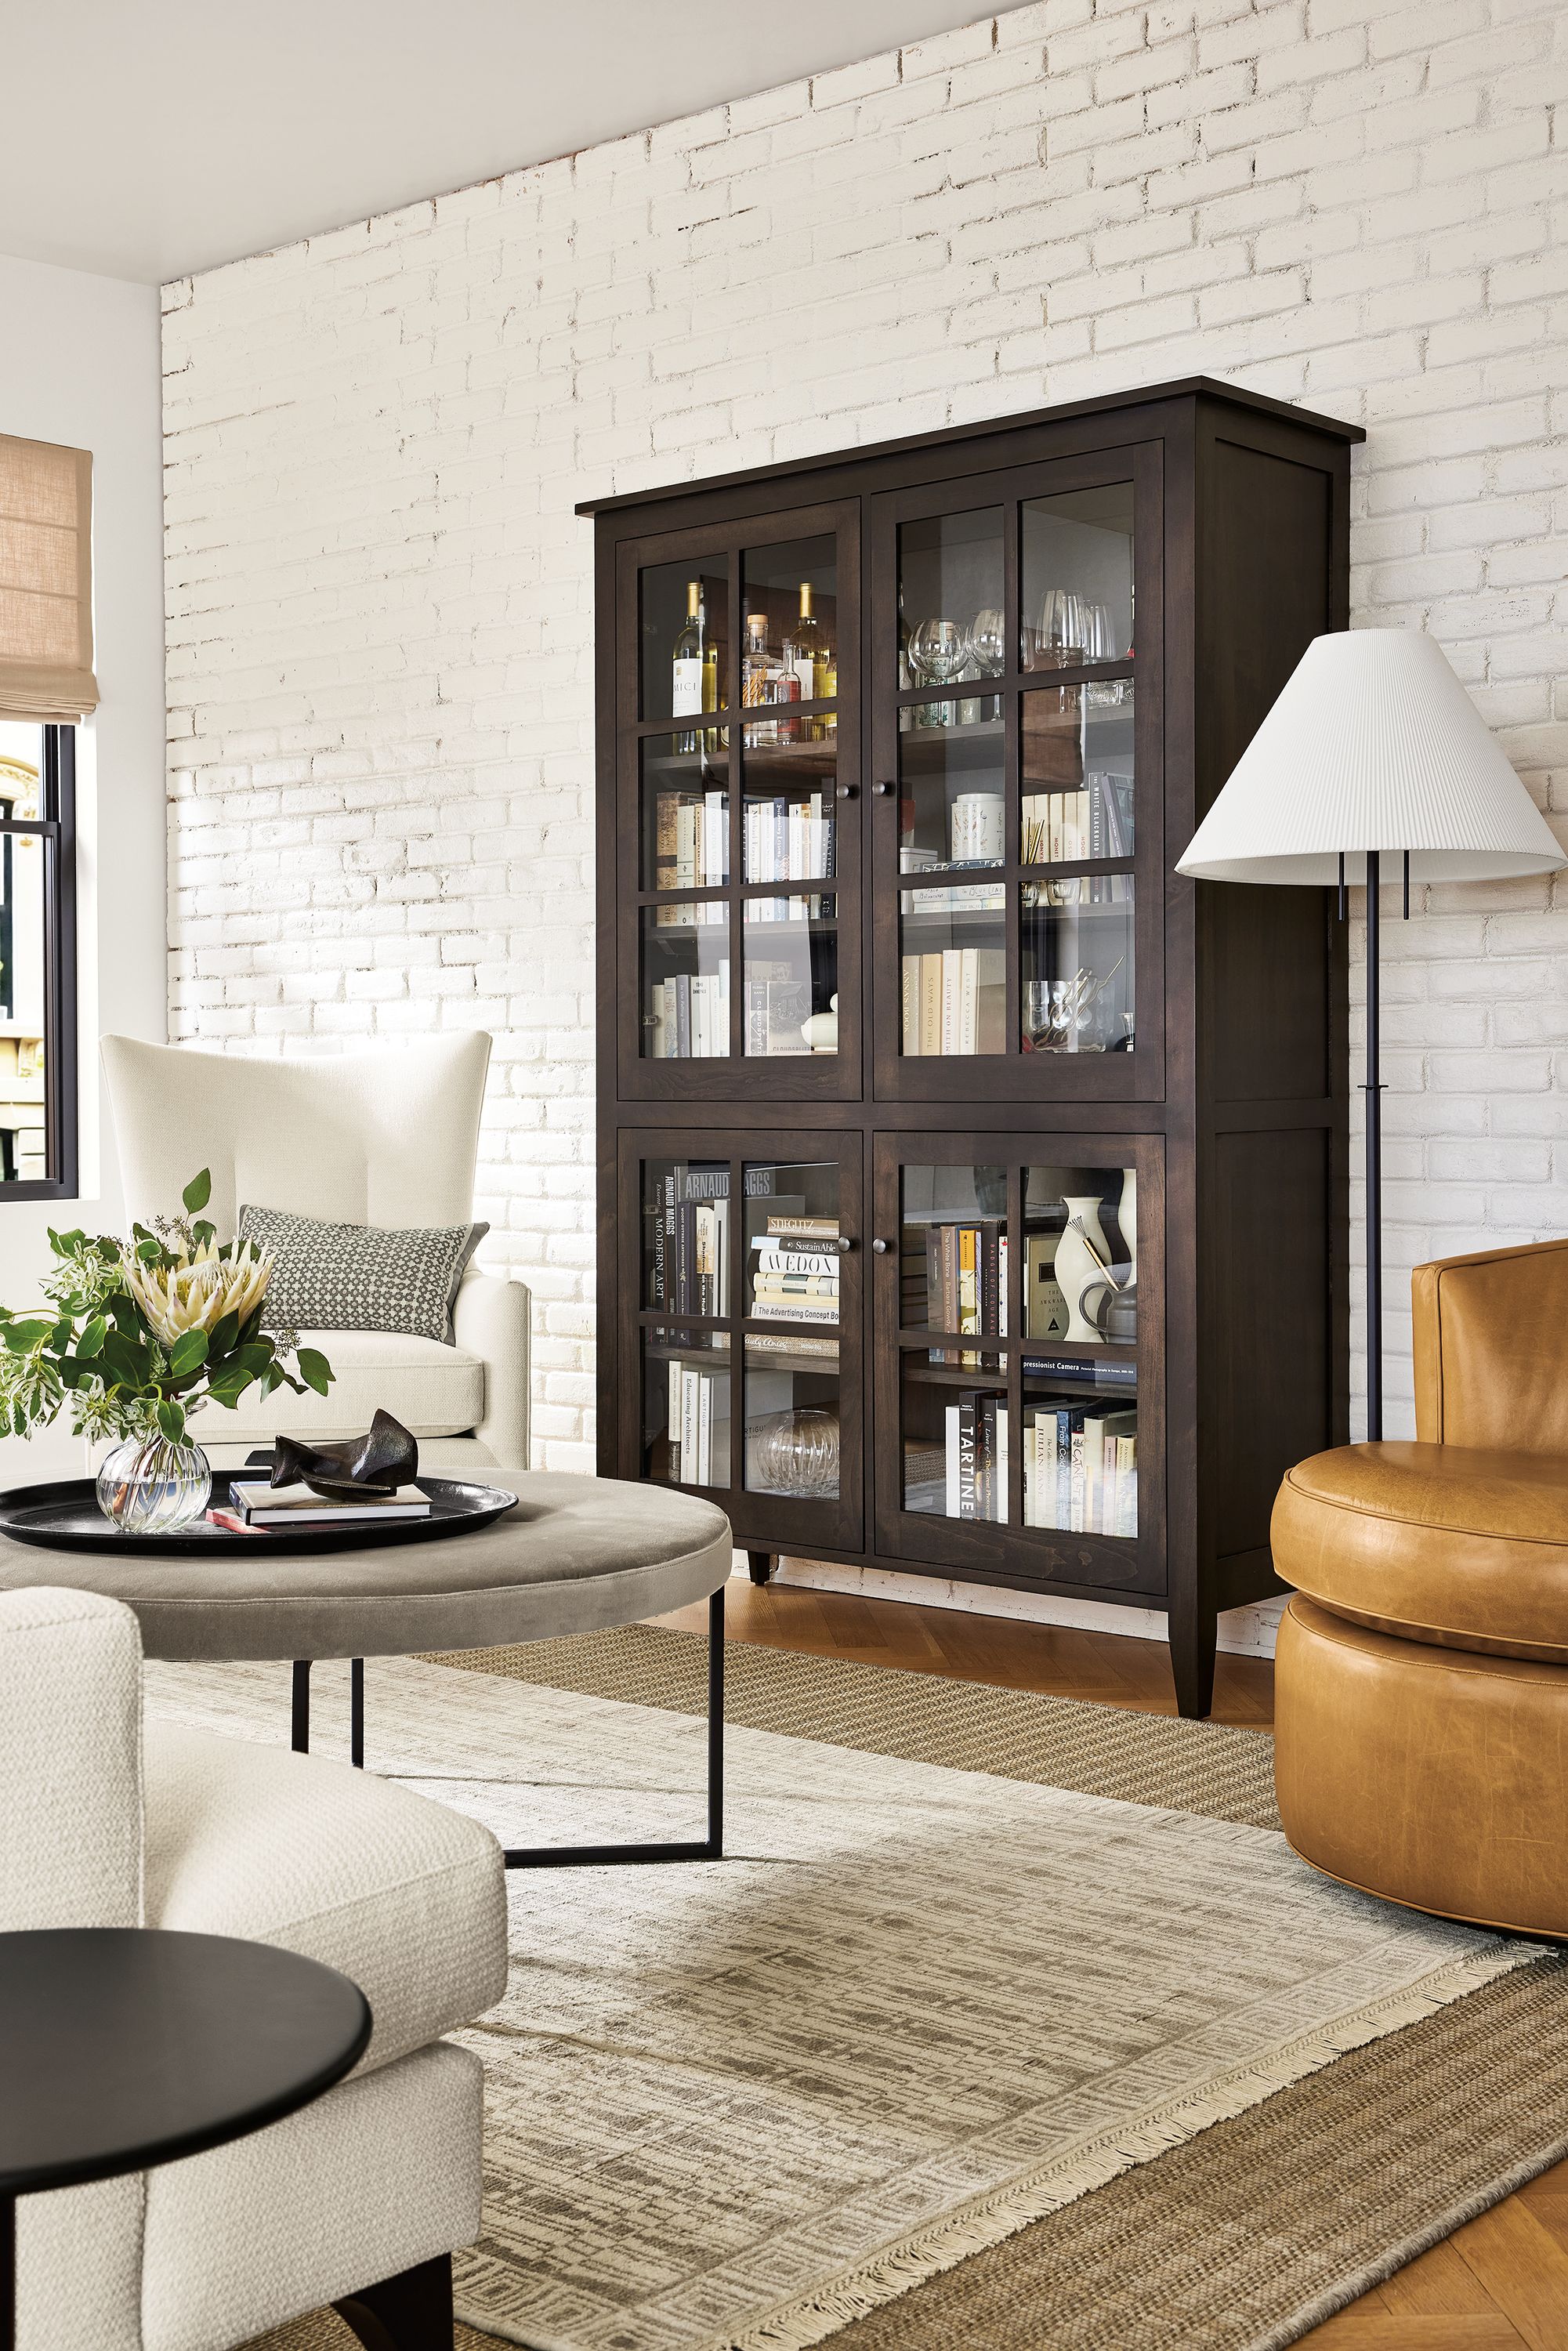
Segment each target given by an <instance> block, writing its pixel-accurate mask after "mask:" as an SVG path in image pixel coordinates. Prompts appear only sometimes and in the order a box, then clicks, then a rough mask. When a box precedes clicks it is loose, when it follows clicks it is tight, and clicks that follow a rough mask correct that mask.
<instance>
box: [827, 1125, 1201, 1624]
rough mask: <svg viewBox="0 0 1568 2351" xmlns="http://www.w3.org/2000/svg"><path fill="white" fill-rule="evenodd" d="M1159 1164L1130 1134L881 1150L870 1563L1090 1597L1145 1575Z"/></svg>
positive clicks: (1154, 1513) (1149, 1536)
mask: <svg viewBox="0 0 1568 2351" xmlns="http://www.w3.org/2000/svg"><path fill="white" fill-rule="evenodd" d="M1026 1152H1027V1154H1028V1157H1027V1160H1026V1158H1025V1156H1024V1154H1025V1153H1026ZM1161 1165H1162V1163H1161V1160H1160V1157H1159V1146H1158V1144H1155V1143H1153V1142H1150V1141H1148V1140H1146V1139H1141V1138H1132V1137H1128V1136H1121V1137H1107V1136H1098V1137H1094V1138H1086V1137H1083V1136H1080V1135H1073V1136H1055V1137H1049V1136H1042V1137H1039V1138H1036V1139H1034V1140H1033V1141H1031V1142H1030V1143H1028V1144H1023V1145H1020V1143H1019V1138H1018V1136H1017V1135H1016V1134H1015V1135H1013V1136H1012V1137H1011V1138H1010V1140H1009V1139H1008V1138H1004V1137H996V1138H991V1139H989V1142H988V1139H987V1138H984V1137H980V1138H967V1137H966V1138H960V1137H956V1136H946V1135H942V1136H935V1135H934V1136H927V1137H925V1138H922V1139H919V1140H917V1139H915V1138H914V1137H909V1136H904V1137H898V1136H883V1137H880V1138H879V1139H878V1143H877V1167H876V1175H875V1205H876V1214H875V1217H874V1219H873V1222H874V1227H875V1237H874V1242H873V1262H874V1263H875V1264H876V1266H877V1269H878V1270H877V1275H876V1282H877V1292H876V1297H875V1301H874V1311H875V1316H876V1332H877V1346H878V1376H877V1379H876V1382H875V1387H876V1395H877V1410H878V1422H877V1528H878V1539H879V1541H880V1542H881V1543H882V1544H883V1545H884V1546H885V1547H887V1548H888V1549H890V1550H891V1551H894V1552H900V1551H903V1552H914V1553H915V1555H916V1556H918V1557H925V1558H929V1559H932V1560H940V1559H942V1558H943V1557H944V1556H951V1557H952V1559H953V1560H954V1561H955V1562H956V1563H962V1564H966V1565H970V1566H983V1565H987V1564H988V1565H990V1566H992V1567H994V1568H997V1569H998V1570H1000V1571H1001V1572H1004V1573H1005V1572H1006V1571H1007V1570H1008V1569H1009V1567H1010V1568H1012V1569H1014V1570H1015V1571H1026V1570H1027V1572H1029V1573H1033V1574H1035V1575H1037V1576H1038V1575H1047V1576H1049V1577H1051V1579H1052V1580H1053V1581H1059V1582H1063V1583H1076V1584H1081V1585H1082V1586H1084V1587H1085V1588H1089V1589H1104V1588H1105V1587H1108V1586H1109V1587H1113V1588H1117V1589H1121V1590H1124V1591H1128V1592H1141V1591H1145V1590H1146V1589H1149V1588H1150V1585H1149V1578H1150V1577H1151V1575H1153V1576H1156V1577H1157V1576H1158V1575H1159V1574H1160V1573H1163V1571H1162V1570H1161V1569H1160V1568H1159V1566H1158V1564H1157V1562H1159V1560H1160V1558H1161V1557H1162V1555H1163V1536H1162V1537H1161V1539H1160V1540H1158V1541H1156V1540H1155V1537H1156V1535H1159V1534H1160V1531H1161V1529H1162V1528H1163V1490H1164V1489H1163V1467H1162V1465H1163V1429H1162V1426H1161V1422H1160V1416H1159V1414H1158V1412H1157V1410H1156V1411H1155V1413H1154V1414H1153V1415H1152V1416H1148V1417H1142V1418H1141V1417H1140V1410H1139V1399H1140V1391H1141V1390H1142V1389H1143V1388H1144V1387H1145V1384H1147V1379H1148V1374H1149V1373H1150V1371H1151V1368H1152V1367H1153V1366H1154V1365H1155V1364H1157V1362H1158V1360H1159V1358H1158V1352H1157V1341H1158V1333H1157V1330H1156V1328H1155V1325H1157V1322H1158V1319H1159V1308H1158V1301H1159V1300H1160V1297H1161V1294H1162V1291H1163V1279H1162V1275H1161V1242H1162V1231H1161V1226H1162V1215H1161V1195H1162V1189H1163V1187H1162V1185H1161V1181H1160V1175H1161ZM1145 1301H1146V1302H1145Z"/></svg>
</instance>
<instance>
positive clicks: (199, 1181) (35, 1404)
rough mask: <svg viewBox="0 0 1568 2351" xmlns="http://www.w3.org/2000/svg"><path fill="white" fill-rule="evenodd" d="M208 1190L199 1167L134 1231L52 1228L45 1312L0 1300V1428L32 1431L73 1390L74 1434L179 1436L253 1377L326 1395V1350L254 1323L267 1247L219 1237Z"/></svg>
mask: <svg viewBox="0 0 1568 2351" xmlns="http://www.w3.org/2000/svg"><path fill="white" fill-rule="evenodd" d="M212 1190H213V1184H212V1175H211V1172H210V1170H208V1169H207V1168H205V1167H204V1168H203V1170H202V1172H201V1174H200V1175H197V1176H195V1177H194V1178H193V1180H192V1182H190V1183H189V1184H187V1185H186V1186H185V1189H184V1192H183V1195H182V1201H183V1214H182V1215H180V1216H178V1217H159V1218H157V1219H155V1225H154V1228H149V1227H147V1226H146V1225H141V1224H138V1225H133V1226H132V1228H131V1239H130V1240H129V1241H120V1240H117V1239H114V1238H111V1237H107V1236H103V1235H93V1234H89V1233H84V1232H80V1231H76V1232H68V1233H57V1232H55V1231H53V1230H51V1231H50V1233H49V1246H50V1248H51V1249H53V1251H54V1254H55V1259H56V1262H55V1264H54V1265H53V1266H52V1267H51V1268H50V1269H49V1271H48V1272H47V1274H46V1275H45V1277H44V1279H43V1282H42V1284H41V1287H42V1289H43V1292H44V1295H45V1298H46V1299H47V1301H48V1303H49V1305H50V1306H51V1307H52V1308H53V1309H54V1311H53V1313H52V1314H40V1313H36V1312H35V1313H32V1314H18V1313H16V1312H14V1311H13V1310H12V1309H11V1308H9V1307H5V1306H0V1431H3V1432H4V1433H5V1434H6V1435H8V1436H13V1437H30V1436H31V1435H32V1434H33V1432H34V1430H35V1429H38V1428H42V1427H44V1426H46V1425H47V1423H48V1422H49V1421H51V1420H53V1419H54V1418H55V1417H56V1416H57V1414H58V1413H59V1411H60V1410H61V1408H62V1407H63V1406H64V1405H66V1404H67V1403H69V1406H70V1414H71V1425H72V1426H73V1428H74V1429H75V1430H76V1432H77V1434H78V1436H83V1437H151V1436H152V1433H153V1431H154V1430H157V1431H159V1432H160V1433H161V1434H162V1436H164V1437H167V1438H168V1439H169V1440H170V1442H171V1443H172V1444H178V1443H179V1442H180V1440H181V1439H182V1438H183V1436H184V1434H185V1423H186V1420H187V1418H188V1417H189V1416H190V1415H191V1414H192V1413H193V1412H197V1411H199V1410H200V1409H201V1407H202V1406H203V1405H206V1404H221V1405H225V1406H226V1407H227V1408H228V1409H229V1410H230V1411H231V1412H232V1411H233V1410H234V1408H235V1405H237V1404H238V1403H239V1400H240V1398H241V1396H242V1395H245V1393H246V1390H247V1389H249V1388H251V1387H253V1386H254V1387H255V1388H256V1398H257V1401H258V1402H263V1401H265V1400H266V1398H267V1396H269V1395H272V1394H273V1392H274V1391H275V1390H276V1389H277V1388H280V1387H286V1388H290V1389H292V1390H293V1392H294V1394H295V1395H305V1393H306V1391H307V1390H308V1389H314V1390H315V1392H316V1394H317V1395H326V1393H327V1389H328V1387H329V1384H330V1382H331V1379H332V1367H331V1365H330V1364H329V1363H328V1361H327V1358H326V1356H325V1355H323V1354H321V1353H319V1350H318V1349H316V1348H314V1347H301V1346H300V1345H299V1344H298V1341H297V1340H296V1338H295V1336H294V1334H293V1333H292V1332H285V1331H277V1330H273V1331H266V1330H264V1329H263V1328H262V1317H263V1314H264V1312H265V1311H266V1304H267V1285H268V1283H269V1282H270V1280H271V1279H272V1270H273V1265H274V1259H273V1255H272V1251H271V1250H270V1249H257V1248H256V1246H255V1245H254V1244H253V1243H252V1242H250V1241H237V1240H230V1241H224V1242H222V1243H220V1242H219V1240H218V1238H217V1231H216V1228H215V1227H214V1225H212V1224H211V1223H210V1222H208V1221H207V1219H206V1218H204V1217H203V1216H202V1213H201V1212H202V1210H203V1209H204V1207H206V1206H207V1203H208V1201H209V1200H210V1199H211V1197H212ZM290 1357H291V1358H292V1360H293V1370H292V1371H290V1370H289V1369H288V1367H287V1364H288V1359H289V1358H290Z"/></svg>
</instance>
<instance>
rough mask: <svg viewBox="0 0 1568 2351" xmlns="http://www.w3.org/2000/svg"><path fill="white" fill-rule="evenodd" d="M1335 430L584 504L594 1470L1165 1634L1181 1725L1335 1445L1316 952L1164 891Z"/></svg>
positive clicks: (1257, 902)
mask: <svg viewBox="0 0 1568 2351" xmlns="http://www.w3.org/2000/svg"><path fill="white" fill-rule="evenodd" d="M1360 438H1361V435H1360V434H1359V432H1358V430H1357V429H1356V428H1355V427H1354V426H1349V425H1343V424H1337V423H1333V422H1332V421H1331V420H1329V419H1327V418H1323V417H1317V416H1311V415H1307V414H1305V413H1301V412H1299V411H1296V410H1293V409H1290V408H1287V407H1285V406H1283V405H1282V404H1281V403H1279V402H1272V401H1268V400H1263V399H1260V398H1257V397H1254V396H1252V395H1250V394H1247V393H1242V392H1233V391H1229V390H1228V389H1227V388H1226V387H1224V386H1223V385H1220V384H1216V383H1210V382H1207V381H1203V380H1197V381H1188V382H1184V383H1179V384H1172V385H1168V386H1164V387H1161V388H1159V389H1156V390H1154V391H1149V392H1140V393H1136V394H1133V395H1129V396H1126V397H1124V398H1117V399H1110V400H1100V401H1092V402H1081V403H1077V404H1075V405H1073V406H1071V407H1066V408H1059V409H1051V410H1047V411H1045V412H1043V413H1040V414H1036V415H1030V416H1025V417H1017V418H1012V419H1008V420H1005V421H1004V422H1002V423H997V424H990V425H985V426H974V427H963V428H960V429H958V430H956V431H954V432H950V433H945V434H935V435H932V436H930V437H928V438H926V439H923V440H918V441H908V442H898V443H894V444H887V445H885V446H883V447H880V448H876V449H866V450H861V451H858V452H852V453H846V454H844V455H841V456H834V457H827V458H814V459H810V460H805V461H801V462H800V463H797V464H794V465H782V466H779V467H778V468H776V469H771V470H768V471H766V472H760V473H750V474H743V475H735V476H734V477H732V478H730V479H728V480H724V481H714V482H707V483H701V484H697V485H695V486H686V487H683V488H681V489H678V490H670V491H667V492H658V493H650V494H646V495H641V496H634V497H627V498H619V499H614V500H611V501H608V502H605V503H602V504H601V505H598V506H597V507H586V508H584V509H583V511H584V512H589V513H592V514H593V515H594V517H595V527H596V538H597V598H598V613H599V620H598V684H597V711H598V737H599V773H600V797H599V824H598V856H599V943H598V977H599V1006H600V1011H599V1158H600V1173H599V1186H600V1192H599V1196H600V1204H601V1206H600V1219H599V1283H600V1289H599V1297H600V1305H599V1405H600V1420H599V1426H600V1437H599V1456H600V1464H601V1468H602V1470H603V1471H604V1472H605V1473H606V1474H607V1475H611V1476H615V1477H622V1478H647V1479H676V1480H678V1481H679V1482H681V1483H684V1484H690V1485H695V1486H699V1487H701V1488H702V1489H704V1490H706V1491H707V1492H710V1493H711V1494H712V1495H713V1497H714V1498H715V1499H716V1500H717V1501H719V1502H721V1503H722V1504H723V1506H724V1507H725V1508H726V1510H727V1511H728V1512H729V1515H730V1518H731V1520H732V1521H733V1523H734V1526H735V1531H736V1537H737V1541H738V1542H740V1543H741V1544H742V1545H744V1546H745V1547H746V1548H747V1550H748V1551H749V1552H750V1553H751V1555H752V1559H753V1563H754V1572H755V1573H766V1572H767V1569H768V1565H769V1564H770V1563H771V1562H772V1560H773V1559H774V1558H776V1557H777V1555H778V1554H779V1552H797V1553H802V1554H806V1555H809V1556H816V1557H821V1558H824V1559H831V1560H840V1561H852V1562H865V1563H866V1564H869V1565H873V1566H878V1567H886V1568H893V1569H901V1570H904V1571H911V1570H913V1571H915V1572H916V1573H925V1574H932V1575H942V1576H945V1577H954V1578H960V1579H965V1580H968V1581H971V1582H975V1583H986V1584H991V1585H998V1586H1012V1587H1016V1588H1021V1589H1024V1590H1029V1591H1039V1592H1052V1593H1061V1594H1065V1595H1070V1596H1072V1597H1074V1598H1080V1599H1093V1600H1104V1601H1116V1602H1121V1603H1123V1604H1132V1605H1134V1606H1139V1607H1147V1608H1164V1609H1166V1610H1168V1612H1169V1625H1170V1639H1171V1652H1172V1658H1173V1664H1174V1667H1175V1673H1176V1689H1177V1694H1178V1697H1179V1700H1180V1703H1181V1707H1182V1709H1183V1711H1184V1712H1185V1713H1188V1714H1202V1713H1205V1712H1207V1708H1208V1705H1209V1702H1210V1696H1211V1690H1212V1680H1213V1668H1214V1651H1215V1620H1216V1616H1217V1614H1218V1611H1219V1610H1221V1609H1223V1608H1228V1607H1234V1606H1237V1605H1239V1604H1241V1603H1243V1602H1246V1601H1249V1600H1255V1599H1259V1598H1261V1597H1264V1596H1265V1595H1267V1594H1270V1593H1275V1592H1278V1591H1279V1590H1280V1589H1281V1586H1280V1585H1279V1584H1278V1583H1276V1581H1275V1579H1274V1576H1273V1573H1272V1570H1271V1565H1270V1554H1269V1512H1270V1504H1271V1501H1272V1498H1273V1494H1274V1489H1275V1487H1276V1486H1277V1484H1278V1481H1279V1479H1280V1476H1281V1471H1282V1470H1283V1469H1284V1468H1286V1467H1287V1466H1288V1464H1289V1463H1291V1461H1293V1460H1295V1459H1298V1458H1300V1457H1301V1456H1302V1455H1304V1454H1307V1453H1311V1452H1313V1451H1315V1450H1317V1449H1319V1448H1320V1447H1324V1446H1328V1445H1332V1444H1334V1443H1337V1442H1341V1441H1343V1437H1344V1435H1345V1424H1346V1402H1345V1391H1346V1352H1347V1341H1346V1262H1345V1228H1346V1207H1345V1198H1346V1178H1345V1067H1344V1047H1343V1039H1344V1026H1345V1020H1344V953H1343V930H1342V929H1341V928H1340V927H1339V926H1337V925H1336V923H1335V920H1334V908H1333V903H1332V900H1331V899H1329V897H1328V896H1327V895H1326V894H1324V893H1318V892H1309V891H1302V890H1262V889H1259V890H1251V889H1243V888H1235V887H1224V886H1221V885H1218V884H1207V883H1200V884H1198V885H1197V886H1195V885H1194V884H1193V883H1189V882H1186V881H1185V880H1183V879H1182V878H1181V877H1180V876H1179V875H1177V874H1176V872H1175V871H1174V867H1175V861H1176V858H1177V857H1178V856H1179V855H1180V853H1181V852H1182V850H1183V848H1184V847H1185V845H1186V841H1187V840H1188V839H1189V837H1190V835H1191V833H1192V831H1193V829H1194V827H1195V825H1196V823H1197V820H1198V818H1199V817H1200V816H1201V814H1202V813H1203V811H1204V810H1205V809H1206V808H1207V805H1208V803H1209V801H1210V800H1211V799H1213V797H1214V795H1215V793H1216V792H1217V790H1218V788H1219V786H1220V785H1221V784H1222V783H1223V782H1224V780H1225V778H1226V777H1227V775H1228V773H1229V771H1230V768H1232V766H1233V765H1234V764H1235V762H1236V760H1237V758H1239V754H1240V753H1241V751H1242V749H1243V748H1244V747H1245V746H1246V744H1247V742H1248V741H1249V738H1250V737H1251V735H1252V732H1253V730H1254V728H1255V727H1256V726H1257V725H1258V723H1259V721H1260V719H1261V718H1262V716H1263V715H1264V713H1265V712H1266V711H1267V709H1268V708H1269V705H1270V703H1271V702H1272V700H1273V698H1274V696H1275V695H1277V694H1278V692H1279V690H1280V688H1281V686H1282V685H1283V684H1284V682H1285V680H1286V678H1287V677H1288V676H1289V674H1290V673H1291V669H1292V668H1293V667H1294V665H1295V663H1296V661H1297V659H1298V658H1299V656H1300V654H1301V652H1302V650H1303V648H1304V647H1305V645H1306V644H1307V643H1308V641H1309V640H1310V639H1311V638H1312V637H1313V636H1314V635H1317V634H1319V633H1320V632H1322V631H1324V630H1328V629H1341V628H1343V627H1344V626H1345V625H1346V601H1347V536H1348V531H1347V515H1348V484H1349V458H1350V447H1349V444H1351V443H1352V442H1353V441H1355V440H1358V439H1360Z"/></svg>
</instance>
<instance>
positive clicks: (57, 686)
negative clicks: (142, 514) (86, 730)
mask: <svg viewBox="0 0 1568 2351" xmlns="http://www.w3.org/2000/svg"><path fill="white" fill-rule="evenodd" d="M97 707H98V681H97V679H96V678H95V677H94V676H93V674H92V455H91V453H90V451H89V450H86V449H63V448H59V447H57V446H56V444H54V443H53V442H52V441H19V440H16V439H15V438H14V437H13V436H12V435H11V434H0V718H22V719H31V720H35V721H37V720H42V721H44V722H45V723H46V724H49V725H55V726H69V725H70V724H72V723H73V721H75V720H76V719H78V718H82V717H85V716H86V715H87V713H88V712H89V710H95V709H96V708H97Z"/></svg>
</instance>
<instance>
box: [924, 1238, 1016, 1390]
mask: <svg viewBox="0 0 1568 2351" xmlns="http://www.w3.org/2000/svg"><path fill="white" fill-rule="evenodd" d="M922 1240H923V1241H924V1245H925V1280H924V1284H923V1285H922V1288H921V1290H916V1288H915V1274H916V1269H915V1266H914V1265H913V1264H912V1263H911V1262H910V1260H911V1259H912V1258H913V1257H914V1255H915V1250H916V1249H918V1248H919V1247H920V1244H921V1242H922ZM1008 1261H1009V1247H1008V1230H1007V1226H1006V1224H1005V1223H1004V1222H1003V1221H1002V1220H1001V1219H1000V1218H999V1217H977V1218H976V1219H975V1220H974V1221H973V1222H965V1221H964V1220H962V1219H955V1220H951V1221H949V1220H946V1219H944V1220H941V1221H933V1222H931V1223H928V1224H927V1225H926V1226H925V1230H924V1233H923V1234H922V1231H921V1228H920V1227H919V1226H911V1225H908V1224H906V1225H905V1227H904V1311H905V1313H906V1314H910V1313H912V1314H913V1320H911V1321H910V1322H908V1323H907V1324H906V1327H907V1328H909V1329H912V1330H916V1331H918V1330H920V1329H921V1328H922V1327H924V1328H925V1329H926V1330H928V1331H952V1332H959V1333H960V1334H967V1333H969V1332H973V1334H974V1335H975V1337H976V1338H985V1339H1005V1338H1006V1337H1007V1335H1008ZM930 1359H931V1361H932V1362H933V1363H934V1364H960V1365H963V1366H966V1367H967V1368H970V1369H973V1368H974V1367H975V1366H977V1364H979V1362H980V1353H979V1350H978V1349H977V1348H974V1347H964V1348H957V1347H933V1348H932V1349H931V1350H930Z"/></svg>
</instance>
